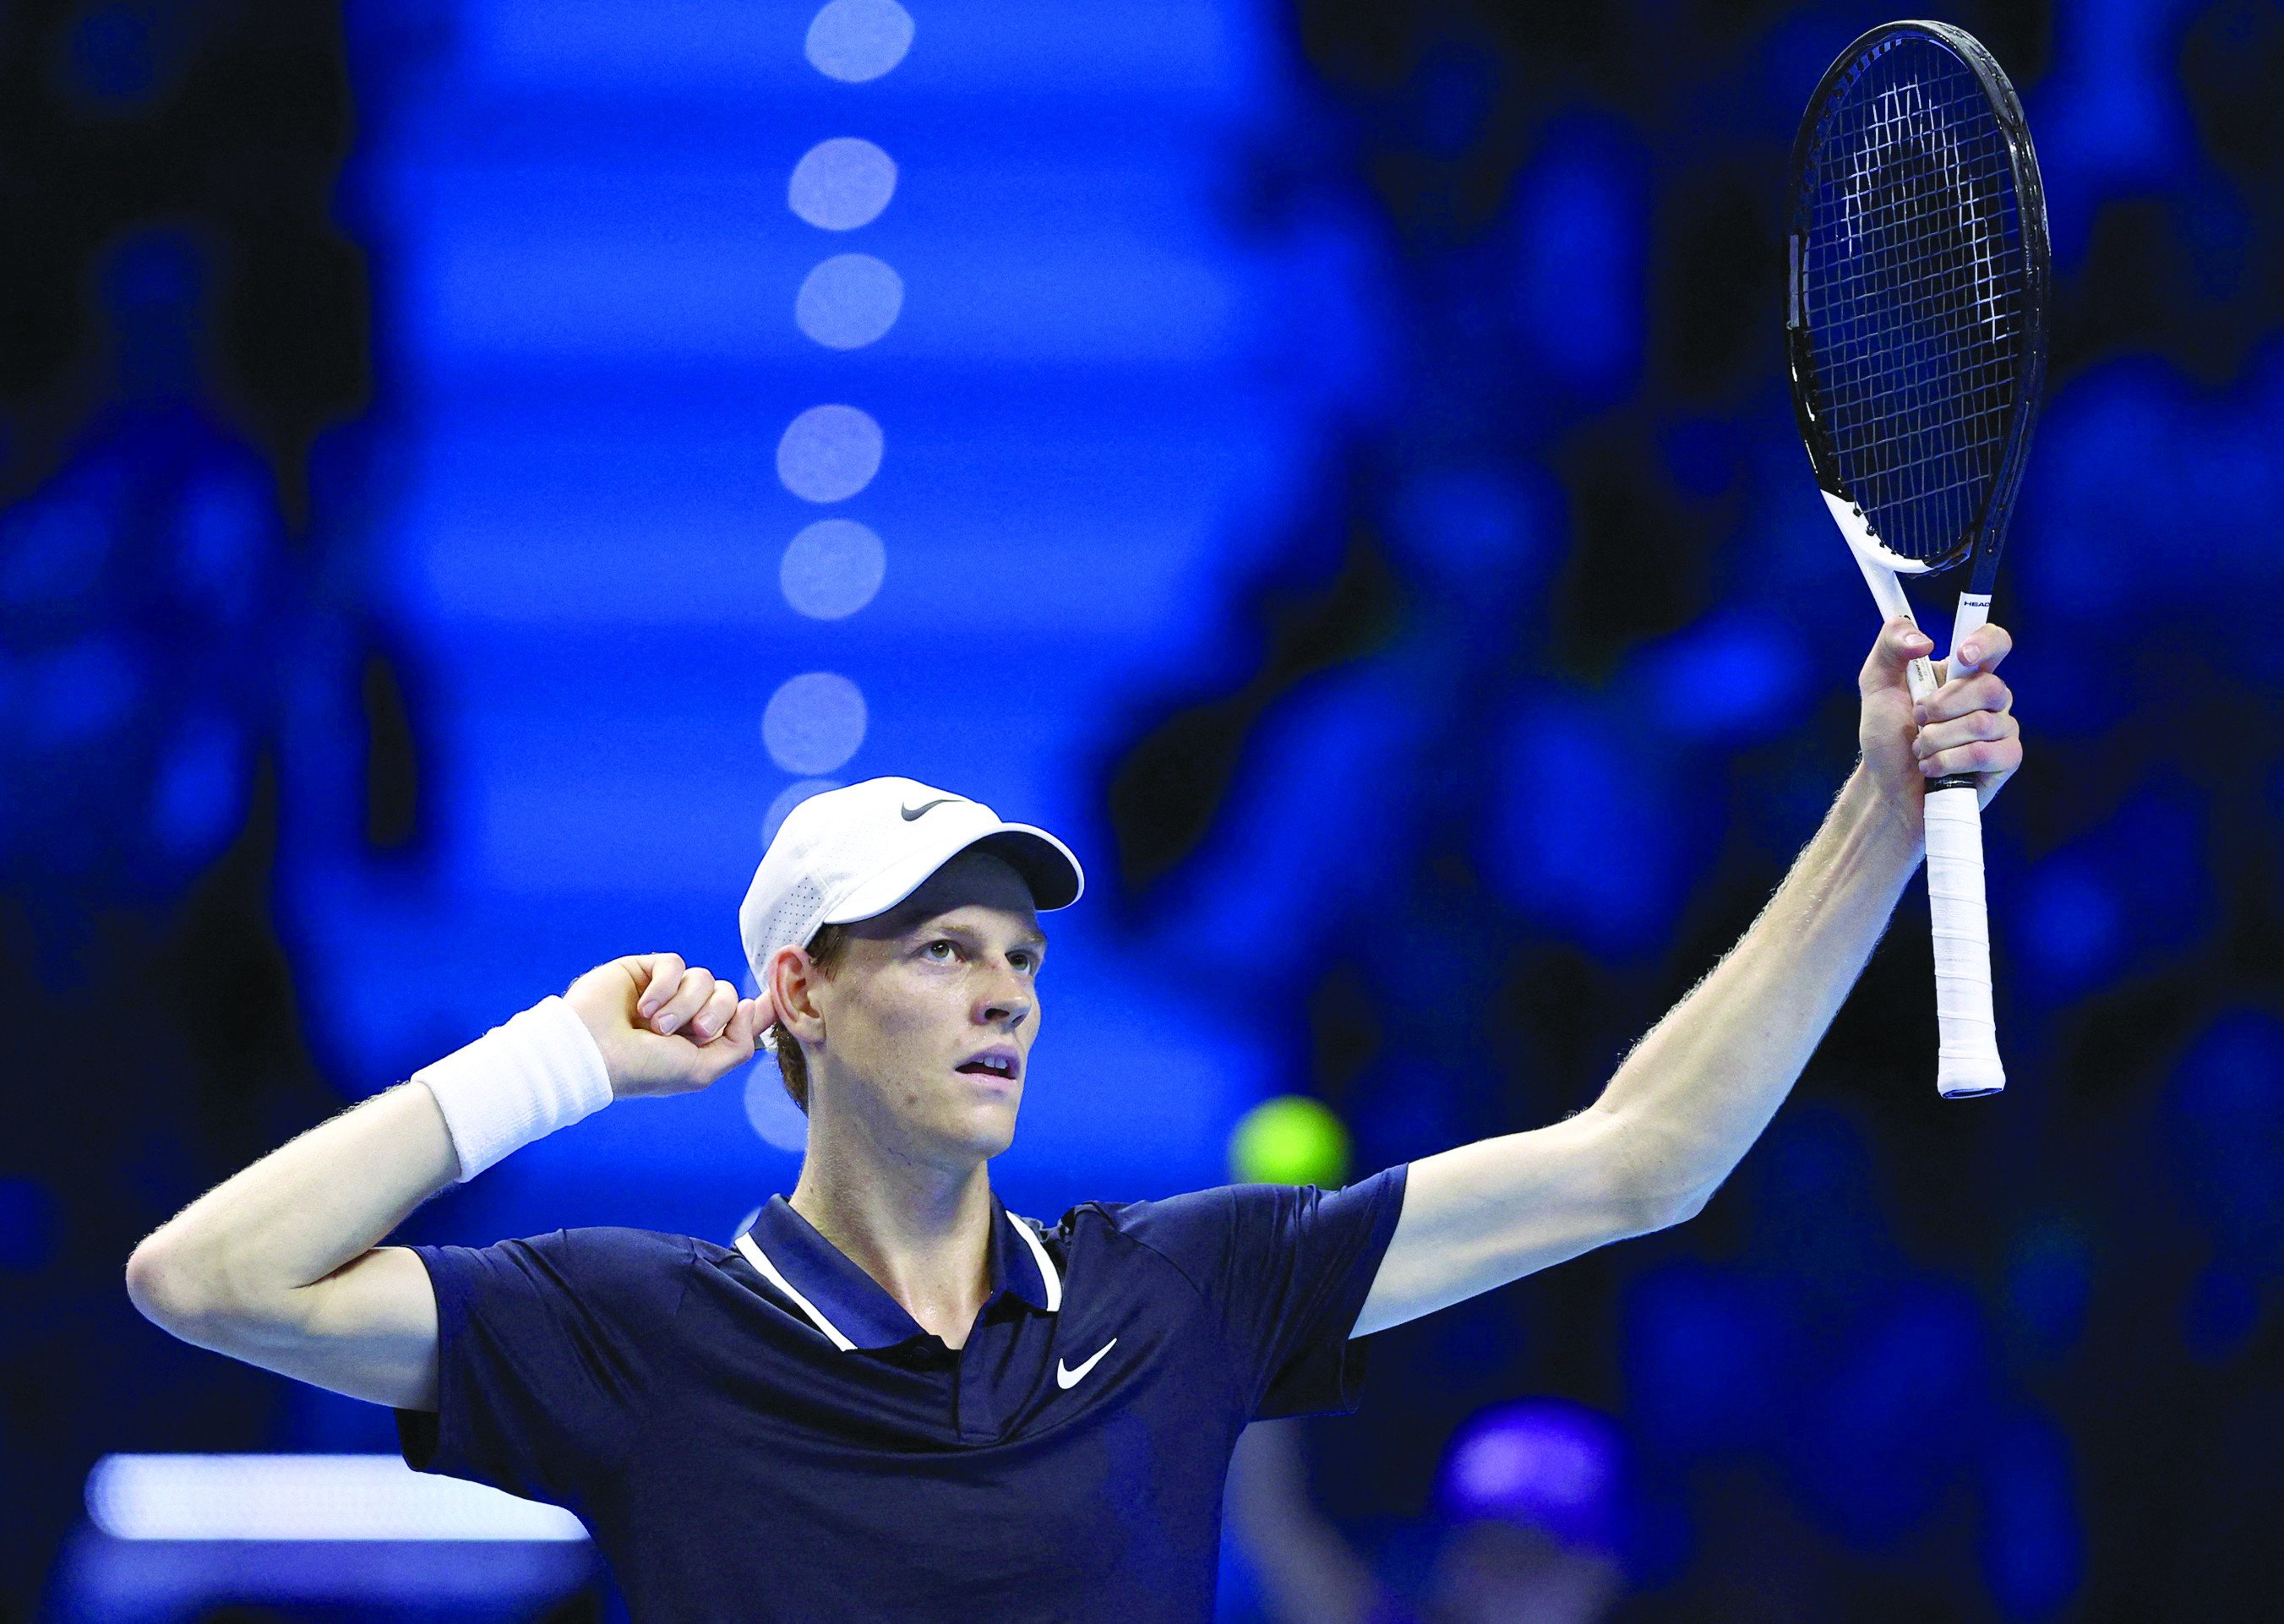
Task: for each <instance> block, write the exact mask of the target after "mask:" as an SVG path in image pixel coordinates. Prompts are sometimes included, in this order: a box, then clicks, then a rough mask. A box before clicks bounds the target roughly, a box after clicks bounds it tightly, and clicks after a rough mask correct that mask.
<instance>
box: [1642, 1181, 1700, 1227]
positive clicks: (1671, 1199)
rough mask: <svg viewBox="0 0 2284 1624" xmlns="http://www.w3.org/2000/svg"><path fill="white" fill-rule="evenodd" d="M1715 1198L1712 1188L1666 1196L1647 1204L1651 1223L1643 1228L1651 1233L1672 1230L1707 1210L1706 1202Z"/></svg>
mask: <svg viewBox="0 0 2284 1624" xmlns="http://www.w3.org/2000/svg"><path fill="white" fill-rule="evenodd" d="M1712 1198H1713V1191H1712V1189H1711V1188H1710V1187H1707V1188H1705V1189H1703V1190H1691V1191H1684V1192H1683V1193H1682V1194H1680V1195H1678V1196H1664V1197H1662V1198H1658V1199H1656V1200H1654V1201H1651V1202H1649V1203H1648V1204H1647V1212H1648V1218H1649V1223H1648V1225H1647V1228H1646V1229H1645V1230H1643V1233H1644V1234H1650V1233H1653V1232H1654V1231H1656V1230H1670V1229H1671V1228H1673V1227H1674V1226H1675V1225H1676V1224H1680V1223H1687V1222H1689V1221H1690V1220H1691V1219H1692V1218H1694V1217H1696V1216H1697V1214H1700V1213H1701V1212H1703V1211H1704V1210H1705V1203H1706V1202H1708V1201H1709V1200H1711V1199H1712Z"/></svg>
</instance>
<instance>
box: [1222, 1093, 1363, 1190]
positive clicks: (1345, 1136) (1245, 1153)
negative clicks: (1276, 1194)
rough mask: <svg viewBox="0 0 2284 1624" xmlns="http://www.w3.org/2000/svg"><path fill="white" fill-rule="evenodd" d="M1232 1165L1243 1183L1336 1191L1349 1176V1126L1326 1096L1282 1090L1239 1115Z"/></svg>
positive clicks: (1231, 1145) (1232, 1136)
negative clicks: (1325, 1101)
mask: <svg viewBox="0 0 2284 1624" xmlns="http://www.w3.org/2000/svg"><path fill="white" fill-rule="evenodd" d="M1229 1169H1230V1173H1231V1175H1232V1177H1234V1178H1236V1179H1237V1180H1238V1182H1239V1183H1247V1184H1318V1185H1322V1186H1323V1187H1324V1188H1325V1189H1326V1190H1332V1189H1336V1188H1337V1187H1338V1186H1340V1185H1341V1183H1345V1182H1346V1181H1347V1178H1348V1174H1349V1130H1348V1129H1347V1128H1343V1127H1341V1120H1340V1118H1338V1117H1336V1116H1334V1114H1333V1113H1332V1112H1331V1110H1330V1109H1329V1108H1327V1107H1326V1105H1325V1103H1324V1102H1323V1101H1322V1100H1315V1099H1310V1097H1308V1096H1306V1095H1305V1094H1280V1095H1279V1096H1278V1097H1276V1098H1275V1099H1267V1100H1263V1101H1262V1102H1261V1104H1259V1105H1255V1107H1254V1108H1253V1109H1252V1110H1250V1111H1248V1112H1247V1113H1245V1114H1244V1115H1243V1116H1241V1117H1240V1118H1238V1120H1237V1127H1236V1128H1234V1129H1233V1130H1232V1132H1231V1134H1230V1136H1229Z"/></svg>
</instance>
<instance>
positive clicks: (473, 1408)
mask: <svg viewBox="0 0 2284 1624" xmlns="http://www.w3.org/2000/svg"><path fill="white" fill-rule="evenodd" d="M411 1251H412V1252H413V1253H415V1254H416V1255H417V1256H418V1258H419V1259H420V1261H421V1262H422V1264H424V1265H425V1266H426V1269H427V1270H428V1278H429V1280H430V1282H431V1283H432V1284H434V1287H435V1291H436V1336H437V1408H436V1409H435V1410H434V1412H430V1411H427V1410H413V1409H400V1410H397V1411H396V1412H395V1414H396V1432H397V1443H398V1447H399V1448H400V1450H401V1451H402V1453H403V1456H404V1463H405V1464H406V1465H408V1466H411V1468H412V1469H413V1470H414V1471H416V1472H441V1473H443V1474H445V1475H447V1476H450V1477H456V1478H468V1479H472V1480H474V1481H476V1482H479V1483H488V1484H489V1485H491V1486H492V1487H495V1488H502V1489H505V1490H506V1491H507V1492H509V1493H510V1494H513V1495H523V1496H525V1497H526V1498H528V1499H532V1500H544V1501H548V1502H550V1503H554V1504H558V1505H565V1506H569V1507H571V1508H572V1509H574V1510H576V1509H578V1507H579V1505H580V1503H582V1502H583V1501H584V1500H585V1499H586V1498H587V1497H588V1495H590V1494H591V1492H592V1490H593V1487H594V1486H595V1485H596V1484H597V1483H598V1481H599V1480H601V1479H602V1478H604V1477H606V1476H608V1475H609V1474H611V1473H612V1472H615V1471H616V1469H617V1468H618V1466H619V1464H621V1463H622V1461H623V1460H624V1459H625V1457H626V1454H627V1451H628V1448H629V1446H630V1442H631V1441H632V1439H633V1437H634V1435H635V1428H636V1425H637V1422H638V1420H639V1418H640V1417H641V1416H642V1414H643V1413H644V1410H645V1406H646V1405H647V1403H648V1401H649V1399H650V1395H651V1390H652V1388H653V1385H654V1383H655V1380H656V1370H657V1363H658V1349H659V1347H660V1345H661V1342H662V1341H663V1340H664V1339H665V1337H666V1335H667V1334H668V1332H669V1331H670V1329H671V1327H672V1325H673V1323H674V1310H675V1308H676V1307H677V1299H678V1298H679V1296H680V1294H681V1292H682V1289H683V1285H684V1282H685V1281H686V1279H687V1277H688V1270H687V1268H686V1265H687V1263H688V1261H689V1258H690V1242H689V1240H688V1238H686V1237H684V1236H673V1235H660V1234H654V1233H653V1232H651V1231H649V1230H625V1229H581V1230H556V1231H555V1232H554V1233H553V1234H551V1235H538V1236H532V1237H530V1238H526V1239H521V1240H504V1241H500V1242H498V1243H497V1245H489V1246H482V1247H474V1246H414V1247H412V1248H411Z"/></svg>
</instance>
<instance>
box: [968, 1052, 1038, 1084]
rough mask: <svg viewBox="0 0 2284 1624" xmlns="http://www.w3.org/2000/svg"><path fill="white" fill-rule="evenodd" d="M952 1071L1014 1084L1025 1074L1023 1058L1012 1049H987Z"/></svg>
mask: <svg viewBox="0 0 2284 1624" xmlns="http://www.w3.org/2000/svg"><path fill="white" fill-rule="evenodd" d="M952 1069H953V1070H954V1071H956V1072H960V1073H963V1074H966V1075H967V1076H970V1077H986V1078H989V1079H990V1080H991V1081H995V1082H1013V1081H1016V1080H1017V1079H1018V1078H1020V1077H1021V1076H1022V1074H1023V1057H1022V1056H1021V1055H1020V1054H1018V1053H1016V1052H1015V1050H1012V1049H987V1050H984V1051H983V1052H982V1054H979V1055H971V1056H970V1057H969V1058H966V1060H963V1061H961V1062H960V1063H959V1064H958V1066H954V1067H952Z"/></svg>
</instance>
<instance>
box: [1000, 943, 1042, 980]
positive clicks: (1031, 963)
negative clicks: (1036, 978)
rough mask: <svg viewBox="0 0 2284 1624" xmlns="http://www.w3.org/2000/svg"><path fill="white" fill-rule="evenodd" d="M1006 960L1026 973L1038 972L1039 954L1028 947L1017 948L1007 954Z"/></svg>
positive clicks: (1034, 973)
mask: <svg viewBox="0 0 2284 1624" xmlns="http://www.w3.org/2000/svg"><path fill="white" fill-rule="evenodd" d="M1007 962H1008V963H1009V964H1013V965H1014V966H1015V968H1016V969H1018V970H1020V971H1021V972H1024V973H1025V974H1026V975H1036V974H1038V973H1039V956H1038V955H1037V954H1036V953H1034V952H1032V951H1031V950H1030V949H1028V948H1018V949H1015V950H1014V951H1013V953H1010V954H1009V955H1008V956H1007Z"/></svg>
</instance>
